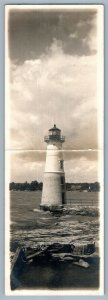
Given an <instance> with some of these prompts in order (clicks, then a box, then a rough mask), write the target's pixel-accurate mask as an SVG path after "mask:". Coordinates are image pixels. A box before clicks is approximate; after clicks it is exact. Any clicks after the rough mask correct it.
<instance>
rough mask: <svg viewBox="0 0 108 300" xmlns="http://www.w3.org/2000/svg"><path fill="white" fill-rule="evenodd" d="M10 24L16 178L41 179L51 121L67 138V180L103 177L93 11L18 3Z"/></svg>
mask: <svg viewBox="0 0 108 300" xmlns="http://www.w3.org/2000/svg"><path fill="white" fill-rule="evenodd" d="M8 30H9V34H8V40H9V72H10V85H9V87H10V88H9V90H10V95H9V99H10V100H9V103H10V104H9V106H10V115H9V132H10V138H9V139H8V138H7V140H6V149H10V150H12V152H11V154H10V155H11V162H12V171H11V180H15V181H25V180H28V181H31V180H34V179H38V180H42V179H43V171H44V165H45V149H46V145H45V143H44V135H46V134H47V132H48V129H49V128H51V127H52V126H53V124H54V123H56V124H57V127H59V128H60V129H61V130H62V134H63V135H65V137H66V142H65V143H64V147H63V149H64V150H65V151H64V160H65V173H66V180H67V181H71V182H79V181H80V182H81V181H96V180H98V154H97V153H98V151H97V150H98V148H99V145H98V132H97V120H98V118H97V117H98V97H97V12H96V10H95V9H92V10H90V9H89V10H88V9H76V10H75V9H74V10H73V9H69V10H67V11H62V10H42V9H41V10H39V9H38V10H36V9H33V10H21V9H20V10H18V9H17V10H15V9H14V10H10V12H9V19H8ZM88 149H93V151H90V150H89V151H87V150H88ZM16 150H17V151H16ZM18 150H19V151H18ZM21 150H22V151H21ZM23 150H29V151H25V152H24V151H23ZM30 150H33V151H30ZM34 150H38V151H37V152H35V151H34ZM71 150H76V151H71Z"/></svg>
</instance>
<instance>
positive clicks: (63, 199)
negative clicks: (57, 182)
mask: <svg viewBox="0 0 108 300" xmlns="http://www.w3.org/2000/svg"><path fill="white" fill-rule="evenodd" d="M62 204H65V193H62Z"/></svg>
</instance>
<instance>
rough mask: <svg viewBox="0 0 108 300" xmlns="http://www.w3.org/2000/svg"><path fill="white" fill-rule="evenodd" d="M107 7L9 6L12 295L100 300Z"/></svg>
mask: <svg viewBox="0 0 108 300" xmlns="http://www.w3.org/2000/svg"><path fill="white" fill-rule="evenodd" d="M103 19H104V17H103V5H91V4H90V5H79V4H78V5H73V4H72V5H6V6H5V162H6V163H5V166H6V167H5V174H6V176H5V229H6V230H5V293H6V295H103V293H104V225H103V224H104V196H103V195H104V186H103V180H104V175H103V174H104V172H103V139H104V136H103V132H104V131H103V120H104V114H103V110H104V109H103V106H104V105H103V103H104V96H103V81H104V79H103V49H104V41H103V31H104V29H103Z"/></svg>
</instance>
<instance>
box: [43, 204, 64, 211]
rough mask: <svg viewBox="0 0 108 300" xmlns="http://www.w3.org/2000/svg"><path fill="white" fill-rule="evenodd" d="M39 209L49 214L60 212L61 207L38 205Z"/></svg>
mask: <svg viewBox="0 0 108 300" xmlns="http://www.w3.org/2000/svg"><path fill="white" fill-rule="evenodd" d="M40 209H41V210H43V211H50V212H62V209H63V205H59V206H58V205H42V204H40Z"/></svg>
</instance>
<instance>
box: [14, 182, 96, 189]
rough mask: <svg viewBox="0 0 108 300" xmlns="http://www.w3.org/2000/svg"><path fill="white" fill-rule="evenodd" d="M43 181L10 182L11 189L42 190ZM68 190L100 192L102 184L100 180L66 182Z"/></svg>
mask: <svg viewBox="0 0 108 300" xmlns="http://www.w3.org/2000/svg"><path fill="white" fill-rule="evenodd" d="M42 188H43V183H42V182H38V181H37V180H34V181H31V182H30V183H29V182H27V181H25V182H23V183H21V182H19V183H18V182H17V183H16V182H11V183H10V184H9V190H10V191H12V190H13V191H42ZM66 190H67V191H80V192H81V191H87V192H99V191H100V185H99V182H94V183H87V182H83V183H70V182H69V183H68V182H67V183H66Z"/></svg>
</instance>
